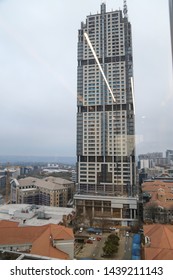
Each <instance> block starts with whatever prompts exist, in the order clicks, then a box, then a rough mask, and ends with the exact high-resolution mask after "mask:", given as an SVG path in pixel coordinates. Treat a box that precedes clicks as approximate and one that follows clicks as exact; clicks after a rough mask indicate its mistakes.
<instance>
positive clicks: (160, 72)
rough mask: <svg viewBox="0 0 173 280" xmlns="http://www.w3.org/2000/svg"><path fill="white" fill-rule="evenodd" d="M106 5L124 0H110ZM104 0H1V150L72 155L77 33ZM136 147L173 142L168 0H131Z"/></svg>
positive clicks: (141, 150) (151, 149) (109, 7)
mask: <svg viewBox="0 0 173 280" xmlns="http://www.w3.org/2000/svg"><path fill="white" fill-rule="evenodd" d="M105 2H106V4H107V11H110V10H112V9H113V10H116V9H119V8H122V7H123V0H107V1H105ZM101 3H102V1H100V0H82V1H79V0H0V155H50V156H52V155H53V156H75V154H76V88H77V75H76V74H77V39H78V38H77V35H78V29H79V28H80V23H81V21H85V19H86V16H87V15H89V14H90V12H91V13H92V14H95V13H97V11H100V4H101ZM127 4H128V14H129V20H130V22H131V23H132V34H133V55H134V80H135V99H136V138H137V141H136V147H137V153H146V152H154V151H163V152H164V151H165V150H166V149H173V86H172V64H171V47H170V31H169V13H168V1H167V0H143V1H142V0H128V1H127Z"/></svg>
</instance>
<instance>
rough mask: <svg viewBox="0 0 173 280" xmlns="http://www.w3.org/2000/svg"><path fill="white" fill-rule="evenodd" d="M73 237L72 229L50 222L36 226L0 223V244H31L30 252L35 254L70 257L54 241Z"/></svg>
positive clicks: (62, 257) (59, 257)
mask: <svg viewBox="0 0 173 280" xmlns="http://www.w3.org/2000/svg"><path fill="white" fill-rule="evenodd" d="M10 224H11V225H10ZM9 227H10V230H9ZM73 239H74V235H73V231H72V229H70V228H66V227H64V226H60V225H53V224H48V225H45V226H38V227H34V226H20V224H19V223H14V222H9V221H3V222H1V223H0V245H3V246H7V245H8V246H10V245H11V246H14V245H23V244H24V245H25V244H27V245H31V246H32V247H31V250H30V253H31V254H34V255H41V256H47V257H51V258H58V259H69V256H68V254H67V253H65V252H63V251H61V250H59V249H57V248H55V247H54V246H53V243H52V241H55V240H64V241H67V240H73Z"/></svg>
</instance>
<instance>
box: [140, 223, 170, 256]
mask: <svg viewBox="0 0 173 280" xmlns="http://www.w3.org/2000/svg"><path fill="white" fill-rule="evenodd" d="M143 229H144V235H145V236H148V237H149V238H150V241H151V243H150V245H149V247H145V249H144V253H145V259H146V260H173V242H172V240H173V225H161V224H154V225H144V226H143Z"/></svg>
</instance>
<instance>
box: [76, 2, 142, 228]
mask: <svg viewBox="0 0 173 280" xmlns="http://www.w3.org/2000/svg"><path fill="white" fill-rule="evenodd" d="M85 33H86V34H87V35H88V37H89V40H90V42H91V44H92V47H93V49H94V50H95V53H96V55H97V58H98V60H99V62H100V65H101V67H102V69H103V72H104V74H105V76H106V78H107V82H108V84H109V86H110V88H111V90H112V93H113V97H114V98H115V101H114V100H113V98H112V95H111V94H110V91H109V88H108V86H107V84H106V83H105V80H104V78H103V75H102V73H101V71H100V68H99V66H98V64H97V63H96V59H95V58H94V56H93V53H92V51H91V47H90V46H89V44H88V42H87V40H86V39H85V36H84V34H85ZM132 80H133V56H132V34H131V24H130V22H129V21H128V16H127V5H126V1H124V9H123V11H121V10H115V11H111V12H106V4H105V3H102V4H101V10H100V13H97V14H94V15H89V16H87V18H86V21H85V23H84V22H82V23H81V28H80V30H79V31H78V69H77V177H78V178H77V188H76V194H75V197H74V198H75V205H76V210H77V213H78V214H81V215H84V216H85V217H87V216H88V217H92V218H93V220H94V221H99V219H100V218H104V219H107V220H110V221H111V222H114V223H115V224H121V225H127V224H130V223H132V222H133V221H134V220H135V219H136V218H137V197H136V191H135V179H136V176H135V119H134V99H133V83H132Z"/></svg>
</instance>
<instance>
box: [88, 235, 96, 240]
mask: <svg viewBox="0 0 173 280" xmlns="http://www.w3.org/2000/svg"><path fill="white" fill-rule="evenodd" d="M88 239H89V240H92V241H94V240H96V239H95V237H92V236H91V237H89V238H88Z"/></svg>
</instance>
